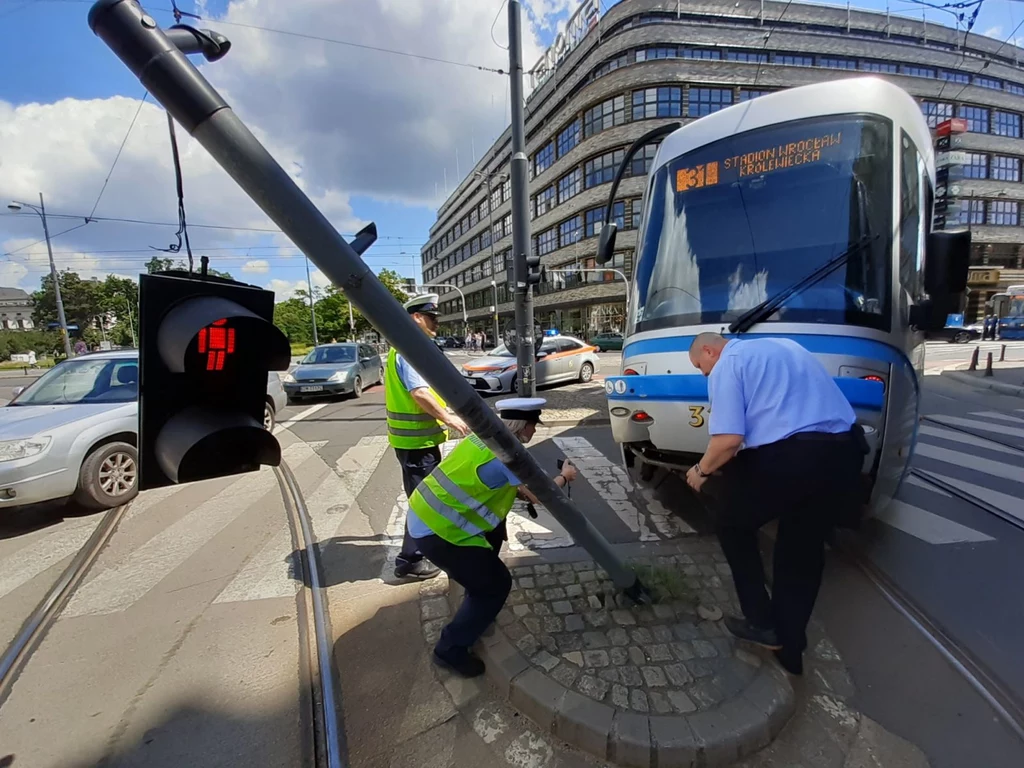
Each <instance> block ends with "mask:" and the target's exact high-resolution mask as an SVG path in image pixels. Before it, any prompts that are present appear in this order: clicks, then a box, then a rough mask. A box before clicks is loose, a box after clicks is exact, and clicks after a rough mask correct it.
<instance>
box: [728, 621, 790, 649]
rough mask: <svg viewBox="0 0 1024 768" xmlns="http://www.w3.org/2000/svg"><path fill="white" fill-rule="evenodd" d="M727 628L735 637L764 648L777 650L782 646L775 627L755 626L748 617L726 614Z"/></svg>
mask: <svg viewBox="0 0 1024 768" xmlns="http://www.w3.org/2000/svg"><path fill="white" fill-rule="evenodd" d="M725 628H726V629H728V630H729V633H730V634H731V635H732V636H733V637H735V638H737V639H739V640H746V641H747V642H748V643H753V644H754V645H760V646H761V647H762V648H767V649H768V650H771V651H777V650H779V649H780V648H781V647H782V643H780V642H779V638H778V637H776V635H775V630H774V629H765V628H763V627H755V626H754V625H753V624H751V623H750V622H749V621H747V620H746V619H741V618H740V617H738V616H726V617H725Z"/></svg>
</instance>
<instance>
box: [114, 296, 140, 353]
mask: <svg viewBox="0 0 1024 768" xmlns="http://www.w3.org/2000/svg"><path fill="white" fill-rule="evenodd" d="M118 295H119V296H120V297H121V298H122V299H124V305H125V306H126V307H127V308H128V330H129V331H131V332H132V346H133V347H135V348H136V349H138V347H139V340H138V339H137V338H136V337H135V320H133V319H132V300H131V299H129V298H128V297H127V296H126V295H125V294H123V293H121V294H118Z"/></svg>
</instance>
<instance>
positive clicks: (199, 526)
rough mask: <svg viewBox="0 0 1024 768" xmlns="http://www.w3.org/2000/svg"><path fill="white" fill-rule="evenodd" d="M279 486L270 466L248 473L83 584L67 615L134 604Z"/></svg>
mask: <svg viewBox="0 0 1024 768" xmlns="http://www.w3.org/2000/svg"><path fill="white" fill-rule="evenodd" d="M304 452H305V453H308V447H307V446H306V445H305V444H304V443H301V442H297V443H293V444H292V445H290V446H288V447H287V448H285V450H284V452H283V455H282V458H283V459H284V460H285V461H286V462H289V463H293V462H294V461H295V459H296V457H298V456H302V455H303V453H304ZM293 469H295V467H293ZM276 489H277V480H276V478H275V476H274V472H273V471H272V470H271V469H269V468H263V469H261V470H260V471H259V472H256V473H254V474H252V475H245V476H243V477H242V478H241V479H239V480H237V481H235V482H234V483H232V484H231V485H229V486H228V487H227V488H225V489H224V490H222V491H221V492H220V493H218V494H216V495H215V496H213V497H212V498H210V499H208V500H207V501H205V502H203V503H202V504H200V505H199V506H198V507H196V508H195V509H194V510H192V511H191V512H189V513H188V514H186V515H185V516H184V517H182V518H181V519H180V520H178V521H177V522H175V523H173V524H172V525H170V526H168V527H167V528H165V529H164V530H163V531H161V532H160V533H158V534H157V535H155V536H154V537H153V538H151V539H150V540H149V541H147V542H146V543H145V544H143V545H142V546H141V547H139V548H138V549H135V550H134V551H132V552H131V553H130V554H128V555H127V556H126V557H125V558H124V559H123V560H121V561H120V562H119V563H117V564H116V565H113V566H111V567H110V568H108V569H106V570H104V571H100V572H99V573H98V574H97V575H96V577H95V578H94V579H92V580H91V581H87V582H86V583H85V584H83V585H82V586H81V588H79V590H78V591H77V592H76V593H75V594H74V595H73V596H72V598H71V600H70V602H69V603H68V605H67V607H66V608H65V609H64V615H65V616H96V615H102V614H108V613H116V612H118V611H122V610H124V609H126V608H128V607H129V606H130V605H131V604H132V603H134V602H135V601H136V600H138V599H139V598H141V597H142V596H143V595H145V594H146V593H147V592H149V590H151V589H152V588H153V587H155V586H156V585H157V584H158V583H159V582H160V581H162V580H163V579H164V578H165V577H166V576H167V575H168V574H170V573H171V572H172V571H174V570H175V569H176V568H178V567H179V566H181V565H182V564H183V563H184V562H185V561H186V560H188V559H189V558H190V557H191V556H192V555H194V554H195V553H196V551H197V550H198V549H200V548H201V547H202V545H203V544H205V543H206V542H208V541H209V540H210V539H212V538H213V537H214V536H216V535H217V534H218V533H220V532H221V531H222V530H223V529H224V528H226V527H227V526H228V525H229V524H230V523H231V522H232V521H233V520H235V518H237V517H238V516H239V515H241V514H242V513H243V512H244V511H245V510H246V509H248V508H249V506H251V505H252V504H255V503H256V502H257V501H259V500H260V499H261V498H262V497H263V496H264V495H266V494H267V493H270V492H271V491H275V490H276Z"/></svg>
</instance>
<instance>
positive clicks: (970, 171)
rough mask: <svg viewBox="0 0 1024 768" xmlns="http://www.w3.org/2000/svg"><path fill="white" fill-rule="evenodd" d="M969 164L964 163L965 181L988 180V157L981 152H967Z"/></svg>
mask: <svg viewBox="0 0 1024 768" xmlns="http://www.w3.org/2000/svg"><path fill="white" fill-rule="evenodd" d="M964 154H966V155H967V162H966V163H964V178H965V179H987V178H988V157H987V156H986V155H983V154H982V153H981V152H965V153H964Z"/></svg>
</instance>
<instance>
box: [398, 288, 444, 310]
mask: <svg viewBox="0 0 1024 768" xmlns="http://www.w3.org/2000/svg"><path fill="white" fill-rule="evenodd" d="M439 298H440V297H439V296H438V295H437V294H436V293H421V294H420V295H419V296H413V297H412V298H411V299H409V300H408V301H407V302H405V304H403V305H402V306H404V307H405V311H406V312H408V313H409V314H410V315H411V314H412V313H413V312H421V313H423V314H425V315H436V314H438V313H440V311H441V310H440V309H438V306H437V304H438V301H439Z"/></svg>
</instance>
